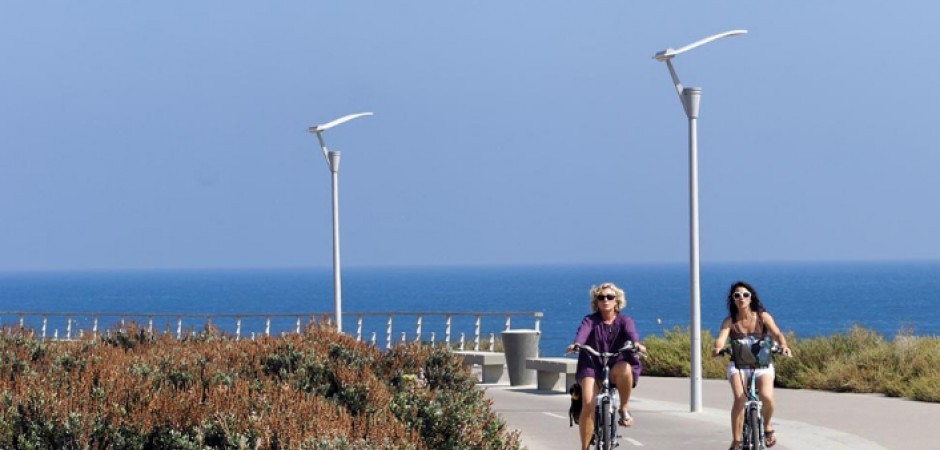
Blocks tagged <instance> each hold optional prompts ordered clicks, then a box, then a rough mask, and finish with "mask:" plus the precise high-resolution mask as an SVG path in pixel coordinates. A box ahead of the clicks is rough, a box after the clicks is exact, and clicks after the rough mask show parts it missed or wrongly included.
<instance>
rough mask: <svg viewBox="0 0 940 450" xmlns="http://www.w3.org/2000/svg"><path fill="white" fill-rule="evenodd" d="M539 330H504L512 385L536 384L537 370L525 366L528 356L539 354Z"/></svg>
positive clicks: (507, 364)
mask: <svg viewBox="0 0 940 450" xmlns="http://www.w3.org/2000/svg"><path fill="white" fill-rule="evenodd" d="M539 334H540V332H539V331H538V330H522V329H520V330H506V331H503V352H505V354H506V371H507V372H509V385H510V386H524V385H529V384H535V370H533V369H526V368H525V360H526V358H537V357H538V356H539Z"/></svg>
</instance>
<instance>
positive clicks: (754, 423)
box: [748, 408, 764, 450]
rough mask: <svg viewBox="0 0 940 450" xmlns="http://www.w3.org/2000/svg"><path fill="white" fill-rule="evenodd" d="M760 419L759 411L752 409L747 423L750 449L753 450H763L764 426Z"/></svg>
mask: <svg viewBox="0 0 940 450" xmlns="http://www.w3.org/2000/svg"><path fill="white" fill-rule="evenodd" d="M762 422H763V421H762V420H761V417H760V411H759V410H758V409H757V408H754V410H753V411H751V414H750V422H749V423H748V427H749V428H750V430H749V436H750V439H749V440H750V441H751V448H752V449H754V450H760V449H762V448H764V437H763V434H764V425H763V423H762Z"/></svg>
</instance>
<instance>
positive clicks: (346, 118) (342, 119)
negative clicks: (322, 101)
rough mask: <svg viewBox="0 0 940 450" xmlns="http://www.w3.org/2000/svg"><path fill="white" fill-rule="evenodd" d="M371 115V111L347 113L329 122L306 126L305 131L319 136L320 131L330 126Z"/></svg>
mask: <svg viewBox="0 0 940 450" xmlns="http://www.w3.org/2000/svg"><path fill="white" fill-rule="evenodd" d="M371 115H372V113H371V112H361V113H357V114H350V115H348V116H343V117H340V118H339V119H336V120H334V121H331V122H327V123H324V124H320V125H314V126H312V127H310V128H307V131H309V132H311V133H316V134H317V136H319V135H320V133H322V132H324V131H326V130H329V129H330V128H333V127H335V126H337V125H341V124H344V123H346V122H349V121H350V120H353V119H356V118H359V117H363V116H371Z"/></svg>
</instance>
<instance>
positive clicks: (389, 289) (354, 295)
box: [0, 262, 940, 356]
mask: <svg viewBox="0 0 940 450" xmlns="http://www.w3.org/2000/svg"><path fill="white" fill-rule="evenodd" d="M701 280H702V287H701V293H702V322H703V324H702V327H703V329H708V330H711V331H712V332H713V333H714V332H715V331H716V329H717V327H718V324H719V322H720V321H721V319H722V318H723V317H724V315H725V313H726V308H725V300H724V298H725V295H726V293H727V289H728V287H729V286H730V285H731V283H733V282H734V281H736V280H745V281H748V282H750V283H751V284H753V285H754V287H755V288H756V290H757V291H758V293H759V294H760V296H761V299H762V301H763V302H764V304H765V306H766V307H767V308H768V310H769V311H770V312H771V314H773V315H774V317H775V319H776V320H777V323H778V325H780V327H781V329H783V330H784V331H793V332H794V333H795V334H796V335H797V337H798V338H800V337H812V336H817V335H829V334H832V333H836V332H842V331H845V330H847V329H849V328H850V327H852V326H853V325H855V324H858V325H861V326H864V327H867V328H872V329H874V330H876V331H878V332H880V333H882V334H884V335H886V336H888V337H891V336H893V335H895V334H896V333H898V332H899V331H903V332H912V333H913V334H915V335H931V336H937V335H940V262H905V263H898V262H884V263H874V262H873V263H813V264H807V263H786V264H707V265H703V267H702V273H701ZM604 281H613V282H614V283H616V284H618V285H620V286H621V287H623V288H624V289H625V290H626V292H627V299H628V305H627V309H626V313H627V314H629V315H631V316H632V317H633V318H634V320H636V322H637V326H638V328H639V330H640V333H641V335H645V334H661V333H662V331H663V330H664V329H672V328H673V327H674V326H687V325H688V323H689V287H688V284H689V283H688V267H687V265H685V264H667V265H620V266H570V267H569V266H532V267H521V266H514V267H446V268H346V269H344V270H343V311H344V313H345V314H344V330H345V331H347V332H353V333H354V332H355V325H356V324H355V316H354V315H352V314H351V313H355V312H386V311H390V312H409V311H433V312H470V311H472V312H478V311H485V312H504V311H511V312H517V311H518V312H521V311H533V312H534V311H541V312H543V313H544V317H543V319H542V322H541V330H542V335H541V342H540V349H541V353H542V354H543V355H549V356H558V355H561V354H562V351H563V349H564V346H565V345H566V343H568V342H569V341H570V340H571V338H572V337H573V334H574V329H575V327H576V326H577V324H578V322H579V320H580V318H581V317H582V316H583V315H584V314H586V313H587V312H588V294H587V293H588V289H589V288H590V287H591V285H593V284H598V283H600V282H604ZM332 309H333V297H332V272H331V270H330V269H319V270H231V271H138V272H134V271H128V272H76V273H65V272H49V273H7V274H0V311H8V312H9V311H31V312H79V313H83V312H120V313H131V314H133V313H170V314H180V313H188V314H193V313H211V314H252V313H256V314H274V313H304V314H308V315H309V314H310V313H315V314H320V313H328V312H330V311H332ZM347 314H349V315H347ZM75 320H76V326H77V327H79V328H90V325H89V324H88V323H82V321H83V320H84V321H86V322H87V321H88V320H90V319H87V318H80V317H77V318H76V319H75ZM290 320H291V319H284V321H290ZM395 320H396V323H395V330H394V333H393V334H394V337H395V339H396V340H398V339H399V335H400V333H401V332H403V331H404V332H406V333H407V334H408V338H409V339H411V338H413V335H414V333H415V331H416V326H415V323H416V320H415V319H408V318H396V319H395ZM442 320H443V319H440V318H435V319H433V320H432V319H431V318H426V319H425V320H424V324H423V329H422V330H423V333H427V334H429V333H430V332H435V333H436V336H437V337H436V339H437V340H442V339H443V323H442ZM15 321H16V316H15V315H9V314H7V315H0V325H11V324H13V323H14V322H15ZM503 321H504V319H503V318H500V317H494V318H484V322H486V323H485V324H484V327H483V328H484V329H483V333H484V335H488V334H489V332H493V331H495V332H497V333H498V331H499V330H500V329H501V327H502V325H503ZM30 325H32V326H34V327H35V326H36V323H30ZM157 325H158V327H163V326H165V327H166V328H171V324H170V323H169V322H168V321H167V323H165V324H161V323H158V324H157ZM217 325H218V326H220V327H222V328H229V329H230V328H232V326H231V324H229V325H226V324H225V323H223V322H222V321H219V323H217ZM512 326H513V328H532V327H533V322H532V320H531V319H528V318H514V319H513V323H512ZM52 327H56V326H55V325H50V331H49V333H50V334H51V333H52V332H53V331H52ZM252 327H254V328H252ZM260 327H261V325H260V324H254V325H251V324H246V325H245V332H246V333H247V332H248V331H250V330H251V329H256V330H258V331H260ZM288 327H289V326H288ZM385 327H386V323H385V318H384V317H383V316H372V317H371V318H367V320H366V322H365V323H364V326H363V328H364V330H363V331H364V333H363V334H364V336H366V338H368V336H369V335H370V334H371V333H372V332H373V331H374V332H376V333H377V334H378V340H379V341H382V340H383V339H384V337H385V333H386V328H385ZM56 330H57V331H58V327H56ZM59 332H60V333H64V330H62V331H59ZM461 332H463V333H466V334H467V335H468V337H467V339H471V337H470V336H469V335H470V334H472V332H473V324H472V322H471V319H466V320H464V319H455V321H454V325H453V333H454V336H453V337H452V339H453V340H457V339H458V335H459V333H461ZM424 337H425V339H427V338H428V336H427V335H425V336H424Z"/></svg>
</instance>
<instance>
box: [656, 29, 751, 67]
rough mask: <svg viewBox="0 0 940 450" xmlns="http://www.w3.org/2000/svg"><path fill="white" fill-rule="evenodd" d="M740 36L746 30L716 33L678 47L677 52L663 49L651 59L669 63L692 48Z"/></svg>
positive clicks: (671, 49) (745, 32)
mask: <svg viewBox="0 0 940 450" xmlns="http://www.w3.org/2000/svg"><path fill="white" fill-rule="evenodd" d="M741 34H747V30H731V31H725V32H724V33H718V34H715V35H712V36H709V37H707V38H705V39H700V40H698V41H695V42H693V43H691V44H689V45H686V46H685V47H680V48H679V49H678V50H676V49H673V48H667V49H665V50H663V51H661V52H657V53H656V54H655V55H653V59H655V60H657V61H669V60H670V59H672V58H675V57H676V56H679V55H681V54H683V53H685V52H687V51H689V50H692V49H693V48H696V47H701V46H703V45H705V44H707V43H709V42H711V41H714V40H716V39H721V38H724V37H731V36H738V35H741Z"/></svg>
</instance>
